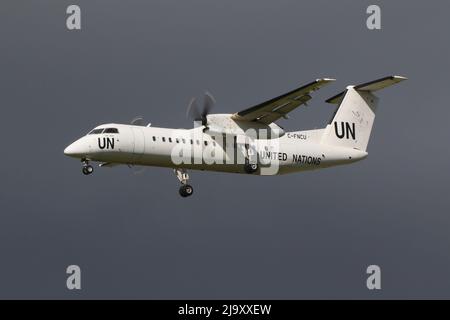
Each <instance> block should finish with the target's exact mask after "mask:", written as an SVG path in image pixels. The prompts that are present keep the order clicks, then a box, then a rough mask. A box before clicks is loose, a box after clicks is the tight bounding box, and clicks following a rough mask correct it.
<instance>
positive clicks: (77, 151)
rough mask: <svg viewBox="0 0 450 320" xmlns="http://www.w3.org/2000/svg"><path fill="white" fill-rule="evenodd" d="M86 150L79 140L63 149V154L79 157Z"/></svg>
mask: <svg viewBox="0 0 450 320" xmlns="http://www.w3.org/2000/svg"><path fill="white" fill-rule="evenodd" d="M87 152H88V150H86V147H85V145H84V143H82V141H80V140H77V141H75V142H74V143H72V144H70V145H68V146H67V147H66V148H65V149H64V154H65V155H66V156H70V157H81V156H84V155H85V154H86V153H87Z"/></svg>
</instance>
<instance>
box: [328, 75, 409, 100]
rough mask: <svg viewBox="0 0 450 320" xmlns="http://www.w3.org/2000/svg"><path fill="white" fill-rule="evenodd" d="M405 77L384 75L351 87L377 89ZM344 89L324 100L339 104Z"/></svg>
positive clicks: (362, 89)
mask: <svg viewBox="0 0 450 320" xmlns="http://www.w3.org/2000/svg"><path fill="white" fill-rule="evenodd" d="M406 79H407V78H405V77H401V76H389V77H384V78H381V79H378V80H374V81H370V82H366V83H363V84H359V85H357V86H353V89H355V90H357V91H370V92H374V91H378V90H381V89H384V88H386V87H389V86H392V85H393V84H396V83H399V82H400V81H403V80H406ZM345 93H346V91H342V92H341V93H339V94H337V95H335V96H333V97H331V98H330V99H328V100H326V102H327V103H332V104H339V103H340V102H341V100H342V97H343V96H344V95H345Z"/></svg>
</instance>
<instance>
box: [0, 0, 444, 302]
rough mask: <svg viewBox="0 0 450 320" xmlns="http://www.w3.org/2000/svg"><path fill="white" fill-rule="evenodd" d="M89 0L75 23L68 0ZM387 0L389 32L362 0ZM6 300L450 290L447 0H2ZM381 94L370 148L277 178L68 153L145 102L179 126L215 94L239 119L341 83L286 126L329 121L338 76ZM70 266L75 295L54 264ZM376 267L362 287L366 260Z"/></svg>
mask: <svg viewBox="0 0 450 320" xmlns="http://www.w3.org/2000/svg"><path fill="white" fill-rule="evenodd" d="M72 3H76V4H78V5H79V6H80V7H81V10H82V30H81V31H76V32H70V31H68V30H67V29H66V27H65V19H66V14H65V10H66V8H67V6H68V5H69V4H72ZM373 3H377V4H379V5H380V6H381V8H382V30H381V31H369V30H368V29H367V28H366V25H365V20H366V16H367V15H366V14H365V10H366V8H367V6H368V5H369V4H373ZM0 8H1V9H0V88H1V89H0V106H1V110H2V117H1V123H2V124H1V126H0V133H1V137H2V157H1V158H2V166H0V175H1V177H2V179H1V182H0V212H1V215H0V217H1V218H0V252H1V255H2V259H1V260H0V298H180V299H184V298H192V299H195V298H255V299H258V298H289V299H295V298H450V277H449V276H448V275H449V270H450V257H449V252H450V250H449V249H450V248H449V243H450V235H449V234H450V233H449V227H450V214H449V211H450V210H449V209H450V197H449V196H448V182H449V178H450V177H449V164H448V159H449V157H450V152H449V148H448V137H449V127H448V121H449V116H450V111H449V105H448V104H449V103H448V92H449V89H448V75H449V71H450V70H449V69H450V68H449V61H448V57H449V56H450V52H449V51H450V44H449V41H448V34H447V30H448V29H449V27H450V21H449V20H448V12H449V9H450V5H449V4H448V3H447V2H445V1H427V2H419V1H376V2H373V1H350V0H341V1H331V0H329V1H324V0H319V1H287V0H279V1H268V0H264V1H261V0H258V1H256V0H252V1H206V0H202V1H200V0H197V1H167V0H164V1H136V0H132V1H118V0H108V1H105V0H98V1H85V0H78V1H56V0H41V1H12V0H7V1H2V2H1V4H0ZM391 74H399V75H404V76H407V77H408V78H409V80H408V81H407V82H403V83H401V84H399V85H398V86H395V87H392V88H389V89H386V90H385V91H383V92H380V93H379V94H378V96H379V97H380V107H379V109H378V113H377V118H376V120H375V127H374V130H373V135H372V139H371V140H370V143H369V148H368V151H369V157H368V158H367V159H366V160H364V161H362V162H360V163H357V164H354V165H350V166H343V167H337V168H331V169H326V170H323V171H317V172H308V173H301V174H294V175H287V176H281V177H250V176H246V175H232V174H222V173H207V172H191V173H190V174H191V177H192V184H193V185H194V187H195V189H196V190H195V195H194V196H193V197H192V198H189V199H182V198H180V197H179V196H178V181H177V179H176V177H175V176H174V175H173V173H172V172H171V170H168V169H161V168H148V169H147V170H145V171H144V172H143V173H141V174H139V175H136V174H133V172H132V171H131V170H130V169H128V168H127V167H123V168H122V167H119V168H113V169H106V168H104V169H97V170H96V171H95V173H94V174H93V175H92V176H89V177H85V176H83V175H82V174H81V166H80V163H78V162H77V161H75V160H73V159H70V158H67V157H65V156H64V155H63V153H62V151H63V149H64V147H65V146H66V145H68V144H69V143H70V142H72V141H73V140H75V139H76V138H78V137H79V136H81V135H83V134H85V133H86V132H87V131H88V130H89V129H91V128H92V127H94V126H96V125H98V124H101V123H105V122H129V121H130V120H131V119H132V118H133V117H135V116H137V115H143V116H144V117H145V119H146V120H148V121H149V122H152V124H153V125H155V126H167V127H191V126H192V123H190V122H189V121H188V120H187V119H186V118H185V111H186V106H187V104H188V101H189V99H190V98H191V97H192V96H200V95H201V94H202V92H203V91H204V90H205V89H207V90H209V91H211V92H212V93H213V94H214V96H215V98H216V100H217V102H218V103H217V105H216V110H215V111H216V112H221V113H222V112H223V113H226V112H228V113H231V112H235V111H238V110H241V109H244V108H247V107H250V106H252V105H254V104H257V103H259V102H262V101H264V100H266V99H270V98H272V97H274V96H276V95H279V94H281V93H284V92H287V91H288V90H291V89H293V88H295V87H296V86H299V85H302V84H305V83H307V82H309V81H311V80H313V79H316V78H319V77H335V78H337V79H338V81H337V82H336V83H334V84H332V85H330V86H327V87H326V88H324V89H322V90H320V91H319V92H316V93H315V94H314V96H313V100H312V101H311V103H310V105H309V107H307V108H301V109H299V110H297V111H295V112H293V113H292V116H291V119H290V120H288V121H283V122H281V124H282V125H283V126H284V127H285V128H287V129H291V130H298V129H308V128H316V127H317V128H319V127H323V126H324V125H325V124H326V122H327V121H328V120H329V118H330V117H331V115H332V113H333V111H334V106H332V105H327V104H326V103H325V102H324V100H326V99H327V98H329V97H331V96H332V95H334V94H335V93H337V92H339V91H341V90H342V89H343V88H344V87H345V86H346V85H348V84H357V83H360V82H365V81H370V80H373V79H376V78H379V77H382V76H385V75H391ZM69 264H78V265H80V267H81V269H82V287H83V289H82V290H81V291H80V292H70V291H68V290H67V289H66V288H65V281H66V274H65V268H66V267H67V266H68V265H69ZM370 264H377V265H379V266H381V269H382V290H381V291H379V292H372V291H368V290H367V288H366V286H365V279H366V274H365V269H366V267H367V266H368V265H370Z"/></svg>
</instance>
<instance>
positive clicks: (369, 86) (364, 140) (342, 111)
mask: <svg viewBox="0 0 450 320" xmlns="http://www.w3.org/2000/svg"><path fill="white" fill-rule="evenodd" d="M403 80H406V78H405V77H400V76H390V77H385V78H382V79H378V80H375V81H371V82H368V83H364V84H360V85H357V86H348V87H347V89H346V90H345V91H343V92H341V93H339V94H337V95H335V96H334V97H332V98H330V99H328V100H327V101H326V102H328V103H333V104H339V107H338V108H337V109H336V112H335V114H334V117H333V119H332V120H331V122H330V123H329V124H328V125H327V127H326V128H325V131H324V134H323V136H322V143H324V144H330V145H335V146H341V147H348V148H354V149H358V150H361V151H366V149H367V144H368V143H369V138H370V132H371V131H372V125H373V121H374V119H375V111H376V108H377V105H378V98H377V97H376V96H375V95H373V94H372V92H374V91H377V90H380V89H383V88H386V87H389V86H391V85H393V84H396V83H398V82H400V81H403Z"/></svg>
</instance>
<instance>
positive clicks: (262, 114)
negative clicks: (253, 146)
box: [232, 78, 335, 124]
mask: <svg viewBox="0 0 450 320" xmlns="http://www.w3.org/2000/svg"><path fill="white" fill-rule="evenodd" d="M332 81H335V79H327V78H323V79H317V80H315V81H313V82H311V83H308V84H307V85H304V86H303V87H300V88H297V89H295V90H292V91H290V92H288V93H285V94H283V95H281V96H279V97H276V98H273V99H271V100H269V101H266V102H263V103H260V104H258V105H256V106H254V107H251V108H248V109H245V110H243V111H240V112H237V113H235V114H233V116H232V118H233V119H234V120H243V121H257V122H261V123H265V124H271V123H272V122H274V121H276V120H278V119H279V118H281V117H283V118H286V115H287V114H288V113H289V112H291V111H292V110H294V109H295V108H297V107H298V106H301V105H302V104H305V103H306V102H307V101H308V100H310V99H311V96H310V95H309V94H310V93H311V92H313V91H316V90H319V89H320V88H321V87H322V86H324V85H326V84H327V83H330V82H332Z"/></svg>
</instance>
